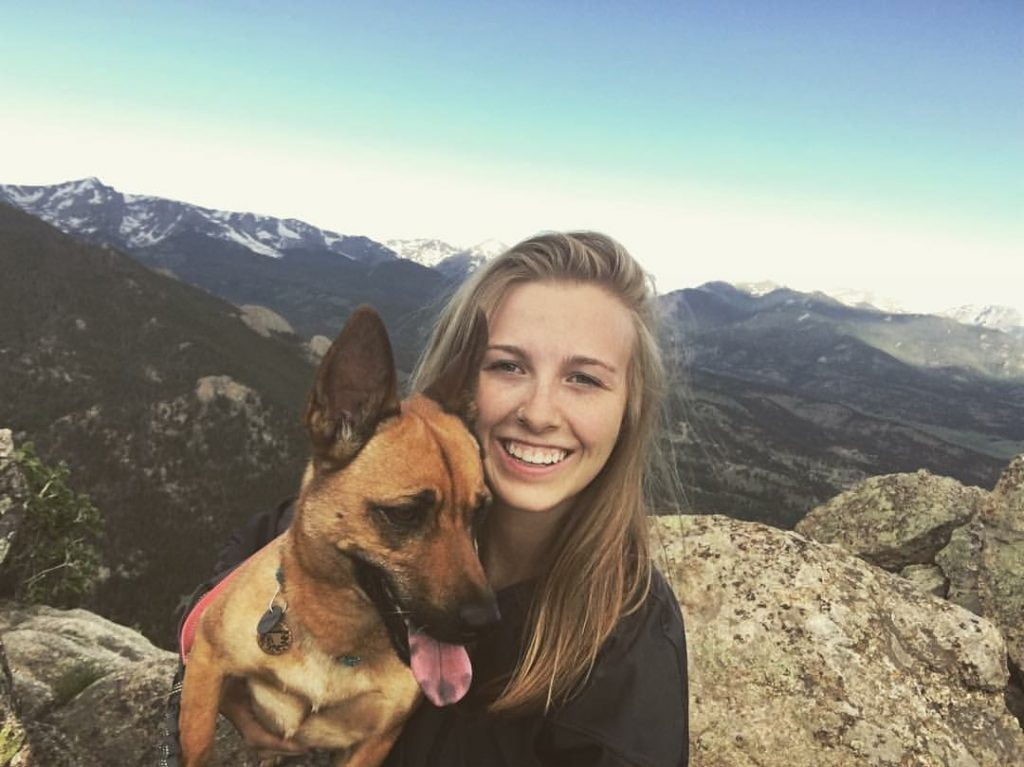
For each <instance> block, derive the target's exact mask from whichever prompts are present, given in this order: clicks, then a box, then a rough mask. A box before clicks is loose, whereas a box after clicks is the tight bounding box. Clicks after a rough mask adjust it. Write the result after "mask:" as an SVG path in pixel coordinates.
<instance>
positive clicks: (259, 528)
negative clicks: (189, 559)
mask: <svg viewBox="0 0 1024 767" xmlns="http://www.w3.org/2000/svg"><path fill="white" fill-rule="evenodd" d="M294 501H295V499H294V498H288V499H287V500H284V501H281V503H279V504H278V505H277V506H275V507H274V508H273V509H269V510H267V511H261V512H260V513H259V514H256V515H255V516H253V517H252V518H251V519H250V520H249V521H248V522H246V523H245V524H244V525H243V526H242V527H240V528H238V529H237V530H235V532H233V533H232V534H231V537H230V538H228V542H227V543H226V544H225V545H224V548H223V549H221V551H220V555H219V556H218V557H217V562H216V564H215V565H214V566H213V575H212V576H211V577H210V578H209V579H207V580H205V581H203V582H202V583H200V584H199V585H198V586H197V587H196V589H195V591H193V592H192V596H190V597H189V598H188V601H187V602H185V606H184V608H182V611H181V614H180V615H179V616H178V632H177V634H175V636H181V627H182V625H183V624H184V623H185V620H186V618H188V615H189V613H190V612H192V608H193V607H195V606H196V603H197V602H198V601H199V600H200V599H202V597H203V594H205V593H206V592H207V591H209V590H210V589H212V588H213V587H214V586H216V585H217V584H218V583H220V582H221V580H223V578H224V576H225V575H227V574H228V573H229V572H231V571H232V570H234V569H235V568H236V567H238V566H239V565H240V564H242V562H244V561H245V560H246V559H248V558H249V557H250V556H251V555H253V554H255V553H256V552H257V551H259V550H260V549H262V548H263V547H264V546H266V545H267V544H268V543H270V542H271V541H272V540H274V539H275V538H276V537H277V536H279V535H280V534H281V533H283V532H284V531H285V530H287V529H288V525H289V524H291V521H292V514H293V513H294Z"/></svg>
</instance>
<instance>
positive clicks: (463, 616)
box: [459, 599, 501, 631]
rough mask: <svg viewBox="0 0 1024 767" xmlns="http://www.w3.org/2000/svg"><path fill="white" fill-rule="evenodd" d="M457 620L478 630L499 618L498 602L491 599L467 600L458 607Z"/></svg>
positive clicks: (472, 629)
mask: <svg viewBox="0 0 1024 767" xmlns="http://www.w3.org/2000/svg"><path fill="white" fill-rule="evenodd" d="M459 620H461V621H462V625H463V626H465V627H466V628H467V629H469V630H471V631H479V630H480V629H482V628H486V627H487V626H492V625H494V624H495V623H497V622H498V621H500V620H501V612H500V611H499V610H498V603H497V602H495V601H494V600H493V599H488V600H486V601H483V602H467V603H466V604H464V605H462V606H461V607H459Z"/></svg>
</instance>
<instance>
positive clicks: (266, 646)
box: [259, 621, 292, 655]
mask: <svg viewBox="0 0 1024 767" xmlns="http://www.w3.org/2000/svg"><path fill="white" fill-rule="evenodd" d="M259 644H260V649H261V650H263V652H265V653H267V654H268V655H280V654H281V653H283V652H285V651H286V650H287V649H288V648H289V647H291V646H292V632H291V631H289V630H288V624H286V623H285V622H284V621H281V622H280V623H278V624H277V625H276V626H274V628H272V629H270V630H269V631H267V632H266V633H265V634H260V635H259Z"/></svg>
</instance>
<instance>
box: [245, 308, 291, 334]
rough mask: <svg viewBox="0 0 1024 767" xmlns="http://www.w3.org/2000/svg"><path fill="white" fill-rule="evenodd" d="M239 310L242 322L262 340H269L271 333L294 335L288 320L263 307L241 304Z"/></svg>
mask: <svg viewBox="0 0 1024 767" xmlns="http://www.w3.org/2000/svg"><path fill="white" fill-rule="evenodd" d="M239 309H241V310H242V314H241V318H242V322H244V323H245V324H246V325H248V326H249V328H250V329H251V330H254V331H256V332H257V333H259V334H260V335H261V336H263V337H264V338H269V337H270V334H271V333H288V334H294V333H295V330H294V329H293V328H292V326H291V325H290V324H288V320H286V319H285V318H284V317H282V316H281V315H280V314H278V313H277V312H275V311H273V310H271V309H268V308H267V307H265V306H257V305H256V304H243V305H242V306H240V307H239Z"/></svg>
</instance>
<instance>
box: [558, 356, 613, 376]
mask: <svg viewBox="0 0 1024 767" xmlns="http://www.w3.org/2000/svg"><path fill="white" fill-rule="evenodd" d="M565 364H566V365H568V366H569V367H576V366H582V365H597V366H598V367H602V368H604V369H605V370H607V371H608V372H610V373H618V372H619V371H618V370H617V369H616V368H615V366H614V365H611V364H609V363H607V362H605V361H604V360H599V359H597V358H596V357H585V356H583V355H580V354H577V355H575V356H573V357H566V359H565Z"/></svg>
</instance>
